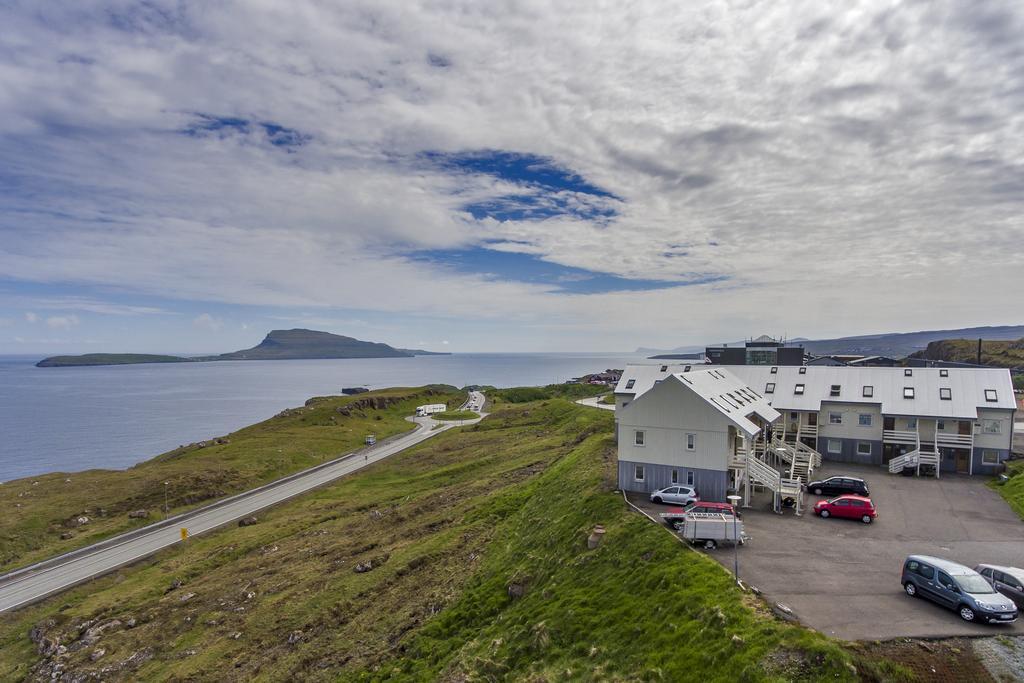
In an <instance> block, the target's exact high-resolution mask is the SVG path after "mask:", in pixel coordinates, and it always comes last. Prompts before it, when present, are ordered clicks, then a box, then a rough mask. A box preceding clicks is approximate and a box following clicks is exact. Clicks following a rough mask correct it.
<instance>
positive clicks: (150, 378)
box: [0, 353, 642, 481]
mask: <svg viewBox="0 0 1024 683" xmlns="http://www.w3.org/2000/svg"><path fill="white" fill-rule="evenodd" d="M640 358H642V356H636V355H634V354H621V355H614V354H532V353H531V354H497V353H493V354H491V353H488V354H469V353H465V354H453V355H451V356H417V357H415V358H374V359H351V360H290V361H223V362H215V363H171V364H153V365H121V366H106V367H92V368H37V367H35V365H34V363H35V361H36V360H38V359H37V358H26V357H4V356H0V481H8V480H11V479H17V478H20V477H28V476H32V475H35V474H41V473H45V472H54V471H60V472H75V471H80V470H86V469H92V468H97V467H102V468H107V469H120V468H125V467H130V466H131V465H134V464H135V463H138V462H141V461H143V460H147V459H149V458H151V457H153V456H155V455H159V454H160V453H163V452H165V451H168V450H171V449H172V448H175V447H177V446H178V445H180V444H186V443H191V442H193V441H201V440H203V439H207V438H210V437H214V436H220V435H223V434H227V433H228V432H231V431H234V430H236V429H239V428H240V427H244V426H245V425H249V424H252V423H254V422H259V421H260V420H265V419H267V418H269V417H272V416H273V415H276V414H277V413H279V412H280V411H282V410H284V409H285V408H290V407H294V406H298V405H302V403H303V402H304V401H305V400H306V399H307V398H309V397H311V396H323V395H328V394H337V393H340V391H341V389H342V387H352V386H365V387H369V388H370V389H380V388H383V387H392V386H420V385H423V384H434V383H437V384H452V385H455V386H459V387H461V386H465V385H467V384H487V385H491V386H496V387H510V386H534V385H542V384H551V383H556V382H564V381H565V380H567V379H569V378H571V377H577V376H579V375H583V374H586V373H590V372H599V371H601V370H604V369H606V368H621V367H623V365H624V364H625V363H627V362H630V361H634V362H635V361H636V360H638V359H640Z"/></svg>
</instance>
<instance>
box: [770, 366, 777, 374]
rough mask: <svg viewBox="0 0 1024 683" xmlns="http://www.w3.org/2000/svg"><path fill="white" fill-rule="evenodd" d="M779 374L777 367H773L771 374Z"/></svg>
mask: <svg viewBox="0 0 1024 683" xmlns="http://www.w3.org/2000/svg"><path fill="white" fill-rule="evenodd" d="M778 372H779V369H778V368H777V367H774V366H773V367H772V371H771V373H769V374H772V375H775V374H778Z"/></svg>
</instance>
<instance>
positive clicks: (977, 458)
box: [971, 447, 1010, 475]
mask: <svg viewBox="0 0 1024 683" xmlns="http://www.w3.org/2000/svg"><path fill="white" fill-rule="evenodd" d="M982 451H995V452H996V453H997V454H998V457H999V464H998V465H985V464H982V460H981V458H982ZM1009 457H1010V451H1009V449H1004V448H977V447H976V448H975V449H974V452H973V453H972V454H971V460H972V461H973V462H972V468H973V471H974V474H990V475H991V474H999V473H1000V472H1002V471H1003V469H1004V468H1005V467H1006V465H1004V464H1003V463H1004V462H1005V461H1006V460H1007V459H1008V458H1009Z"/></svg>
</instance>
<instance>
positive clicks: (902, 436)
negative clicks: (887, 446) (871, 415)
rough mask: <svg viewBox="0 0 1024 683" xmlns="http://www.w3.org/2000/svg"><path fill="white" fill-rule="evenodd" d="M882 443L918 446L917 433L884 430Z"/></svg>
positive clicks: (901, 430)
mask: <svg viewBox="0 0 1024 683" xmlns="http://www.w3.org/2000/svg"><path fill="white" fill-rule="evenodd" d="M882 441H883V442H884V443H900V444H911V445H914V446H916V445H917V432H916V431H911V430H907V429H883V430H882Z"/></svg>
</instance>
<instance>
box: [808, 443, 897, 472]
mask: <svg viewBox="0 0 1024 683" xmlns="http://www.w3.org/2000/svg"><path fill="white" fill-rule="evenodd" d="M829 441H839V442H841V443H842V452H840V453H830V452H829V450H828V442H829ZM861 441H864V442H866V443H870V444H871V455H862V454H860V453H858V452H857V444H858V443H859V442H861ZM816 450H817V451H818V452H819V453H821V459H822V460H827V461H830V462H848V463H856V464H859V465H877V466H879V467H881V466H882V441H881V440H875V439H846V438H842V437H837V436H819V437H818V445H817V449H816Z"/></svg>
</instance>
